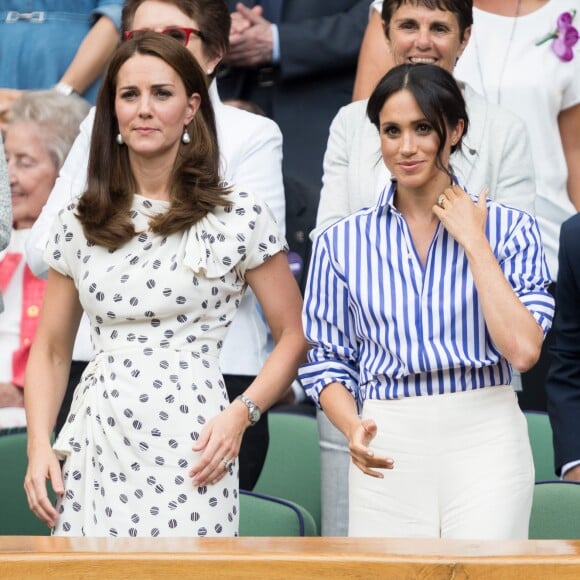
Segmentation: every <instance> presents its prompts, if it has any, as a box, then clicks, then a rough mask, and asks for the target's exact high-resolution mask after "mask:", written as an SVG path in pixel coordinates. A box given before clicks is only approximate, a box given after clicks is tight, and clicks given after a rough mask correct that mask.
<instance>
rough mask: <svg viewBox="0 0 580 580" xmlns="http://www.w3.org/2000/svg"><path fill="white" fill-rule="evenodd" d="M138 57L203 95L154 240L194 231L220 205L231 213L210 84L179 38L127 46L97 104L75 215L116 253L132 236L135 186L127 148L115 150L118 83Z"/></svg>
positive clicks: (155, 37) (153, 37)
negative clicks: (159, 64) (162, 65)
mask: <svg viewBox="0 0 580 580" xmlns="http://www.w3.org/2000/svg"><path fill="white" fill-rule="evenodd" d="M136 54H141V55H149V56H154V57H157V58H160V59H161V60H163V61H164V62H166V63H167V64H168V65H169V66H170V67H171V68H172V69H173V70H175V71H176V72H177V74H178V75H179V77H180V78H181V80H182V82H183V84H184V86H185V91H186V94H187V95H188V96H189V95H193V94H194V93H198V94H199V95H200V97H201V104H200V107H199V110H198V111H197V113H196V115H195V116H194V118H193V120H192V121H191V122H190V123H189V125H188V126H187V132H188V133H189V136H190V137H191V142H190V143H189V144H183V143H182V144H180V147H179V151H178V153H177V156H176V159H175V162H174V165H173V171H172V172H171V175H170V178H169V184H168V189H169V196H170V202H171V203H170V207H169V209H168V210H167V212H165V213H163V214H161V215H158V216H156V217H154V218H152V219H151V220H150V223H149V225H150V228H151V230H152V231H154V232H156V233H160V234H163V235H169V234H172V233H175V232H178V231H182V230H184V229H187V228H189V227H191V226H192V225H193V224H195V223H196V222H197V221H199V220H200V219H201V218H203V217H204V216H205V215H206V214H207V213H208V212H210V211H212V210H213V209H214V208H215V207H216V206H219V205H221V206H227V205H229V202H228V201H227V199H226V197H225V196H226V195H227V194H228V193H229V191H230V190H229V189H227V188H226V187H224V186H223V184H222V183H221V180H220V176H219V163H220V160H219V159H220V158H219V148H218V142H217V132H216V126H215V117H214V112H213V107H212V105H211V102H210V100H209V95H208V91H207V86H206V78H205V75H204V73H203V71H202V70H201V68H200V67H199V65H198V64H197V62H196V60H195V58H194V57H193V56H192V55H191V53H190V52H189V51H188V50H187V49H186V48H185V47H183V46H182V45H180V44H179V43H178V42H176V41H175V40H174V39H172V38H169V37H167V36H164V35H162V34H158V33H155V32H150V33H145V34H143V35H139V37H138V38H134V39H132V40H128V41H127V42H124V43H123V44H121V46H120V47H119V48H118V49H117V50H116V51H115V53H114V55H113V57H112V59H111V62H110V64H109V67H108V69H107V73H106V75H105V78H104V79H103V83H102V85H101V88H100V91H99V95H98V98H97V109H96V115H95V123H94V128H93V135H92V139H91V148H90V156H89V168H88V179H87V191H86V192H85V193H84V194H83V196H82V197H81V199H80V201H79V204H78V208H77V216H78V217H79V219H80V221H81V223H82V225H83V230H84V233H85V236H86V238H87V240H89V241H90V242H92V243H94V244H97V245H100V246H104V247H106V248H110V249H116V248H119V247H121V246H122V245H123V244H125V243H126V242H128V241H129V240H130V239H131V238H132V237H133V236H134V235H135V233H136V232H135V228H134V226H133V222H132V220H131V217H130V215H129V211H130V208H131V204H132V201H133V193H134V192H136V191H137V184H136V181H135V178H134V176H133V172H132V170H131V165H130V163H129V154H128V150H127V147H126V146H125V145H122V146H119V145H118V144H117V143H116V140H115V139H116V135H117V133H118V131H119V129H118V123H117V118H116V116H115V94H116V89H117V77H118V73H119V69H120V68H121V66H123V64H124V63H125V62H126V61H128V60H129V59H130V58H132V57H133V56H134V55H136Z"/></svg>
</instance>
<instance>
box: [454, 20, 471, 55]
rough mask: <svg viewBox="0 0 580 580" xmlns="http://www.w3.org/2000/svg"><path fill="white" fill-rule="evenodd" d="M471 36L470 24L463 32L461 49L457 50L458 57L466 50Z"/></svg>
mask: <svg viewBox="0 0 580 580" xmlns="http://www.w3.org/2000/svg"><path fill="white" fill-rule="evenodd" d="M470 38H471V26H468V27H467V28H466V29H465V32H464V33H463V38H462V40H461V42H460V43H459V50H458V51H457V58H458V59H459V57H460V56H461V55H462V54H463V51H464V50H465V47H466V46H467V43H468V42H469V39H470Z"/></svg>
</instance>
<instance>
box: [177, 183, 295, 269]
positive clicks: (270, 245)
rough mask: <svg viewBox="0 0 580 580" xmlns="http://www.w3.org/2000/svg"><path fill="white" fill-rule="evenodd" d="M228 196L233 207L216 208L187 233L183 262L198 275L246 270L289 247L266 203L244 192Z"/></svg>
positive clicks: (184, 239) (182, 250)
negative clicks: (236, 269) (235, 269)
mask: <svg viewBox="0 0 580 580" xmlns="http://www.w3.org/2000/svg"><path fill="white" fill-rule="evenodd" d="M228 198H229V200H230V202H231V205H230V206H229V207H223V206H218V207H215V208H214V209H213V211H211V212H209V213H208V214H207V215H206V216H205V217H203V218H202V219H201V220H199V221H198V222H197V223H196V224H194V225H193V226H192V227H191V228H190V229H189V230H188V231H187V232H185V234H184V237H183V241H182V245H181V248H180V250H181V254H182V260H183V264H184V265H185V266H187V267H189V268H191V270H192V271H193V272H194V273H195V274H196V275H203V276H205V277H206V278H219V277H221V276H224V275H225V274H227V273H228V272H229V271H231V270H232V269H233V268H238V269H239V270H240V271H241V272H242V273H243V272H245V270H247V269H251V268H254V267H256V266H257V265H259V264H260V263H262V262H264V261H265V260H267V259H268V258H269V257H270V256H272V255H274V254H275V253H277V252H279V251H282V250H285V249H287V246H286V242H285V239H284V236H283V235H282V234H281V232H280V229H279V227H278V225H277V223H276V220H275V219H274V216H273V214H272V212H271V211H270V209H269V208H268V206H267V205H266V204H264V203H260V202H258V201H257V200H256V199H255V198H254V196H253V195H251V194H249V193H247V192H243V191H242V192H240V191H235V192H232V193H231V194H229V196H228Z"/></svg>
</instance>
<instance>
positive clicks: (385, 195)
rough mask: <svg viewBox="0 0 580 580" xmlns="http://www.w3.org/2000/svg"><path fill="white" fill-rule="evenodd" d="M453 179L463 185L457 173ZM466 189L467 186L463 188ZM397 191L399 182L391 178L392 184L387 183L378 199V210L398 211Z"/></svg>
mask: <svg viewBox="0 0 580 580" xmlns="http://www.w3.org/2000/svg"><path fill="white" fill-rule="evenodd" d="M451 179H452V181H453V184H454V185H459V186H460V187H463V186H462V185H461V184H460V183H459V180H458V179H457V177H456V176H455V175H453V176H452V178H451ZM463 189H465V188H463ZM396 191H397V182H396V181H395V180H394V179H391V182H390V184H387V185H385V188H384V189H383V191H382V193H381V194H380V195H379V199H378V200H377V204H376V206H375V207H376V210H377V211H379V212H381V211H382V210H383V209H385V210H386V209H388V210H390V211H392V210H395V211H396V212H398V211H399V210H398V209H397V208H396V207H395V205H394V203H393V200H394V199H395V192H396Z"/></svg>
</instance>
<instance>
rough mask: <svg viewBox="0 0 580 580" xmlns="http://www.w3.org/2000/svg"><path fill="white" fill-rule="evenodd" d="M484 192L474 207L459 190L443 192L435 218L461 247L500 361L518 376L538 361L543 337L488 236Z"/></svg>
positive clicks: (448, 189) (457, 188) (469, 199)
mask: <svg viewBox="0 0 580 580" xmlns="http://www.w3.org/2000/svg"><path fill="white" fill-rule="evenodd" d="M486 193H487V192H486V191H485V190H484V191H483V192H481V193H480V195H479V201H478V203H477V205H476V204H474V203H473V201H472V199H471V197H469V196H468V195H467V194H466V193H465V192H464V191H463V190H462V189H461V188H460V187H459V186H456V185H455V186H453V187H452V188H451V187H450V188H447V189H446V190H445V197H446V200H445V202H444V209H441V208H440V207H438V206H434V208H433V212H434V213H435V214H436V215H437V217H438V218H439V219H440V220H441V222H442V223H443V225H444V226H445V229H447V231H448V232H449V233H450V234H451V235H452V236H453V237H454V238H455V240H456V241H457V242H458V243H459V244H460V245H461V246H462V247H463V249H464V250H465V254H466V256H467V260H468V262H469V267H470V270H471V274H472V276H473V280H474V283H475V287H476V288H477V295H478V298H479V301H480V304H481V308H482V310H483V316H484V318H485V323H486V326H487V329H488V331H489V334H490V336H491V338H492V340H493V342H494V344H495V345H496V346H497V348H498V349H499V351H500V352H501V353H502V355H503V356H504V357H505V358H506V359H507V360H508V361H509V362H510V363H511V364H512V365H513V366H514V368H516V369H517V370H518V371H521V372H523V371H526V370H528V369H529V368H530V367H532V366H533V365H534V363H535V362H536V361H537V360H538V357H539V356H540V349H541V347H542V342H543V340H544V335H543V332H542V329H541V327H540V325H539V324H538V323H537V322H536V319H535V318H534V317H533V315H532V314H531V313H530V311H529V310H528V309H527V308H526V307H525V306H524V304H522V302H521V301H520V299H519V298H518V296H517V295H516V293H515V292H514V290H513V288H512V287H511V286H510V284H509V282H508V280H507V279H506V277H505V275H504V273H503V272H502V269H501V268H500V265H499V263H498V261H497V259H496V257H495V255H494V253H493V251H492V249H491V246H490V245H489V241H488V240H487V237H486V235H485V222H486V219H487V208H486Z"/></svg>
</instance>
